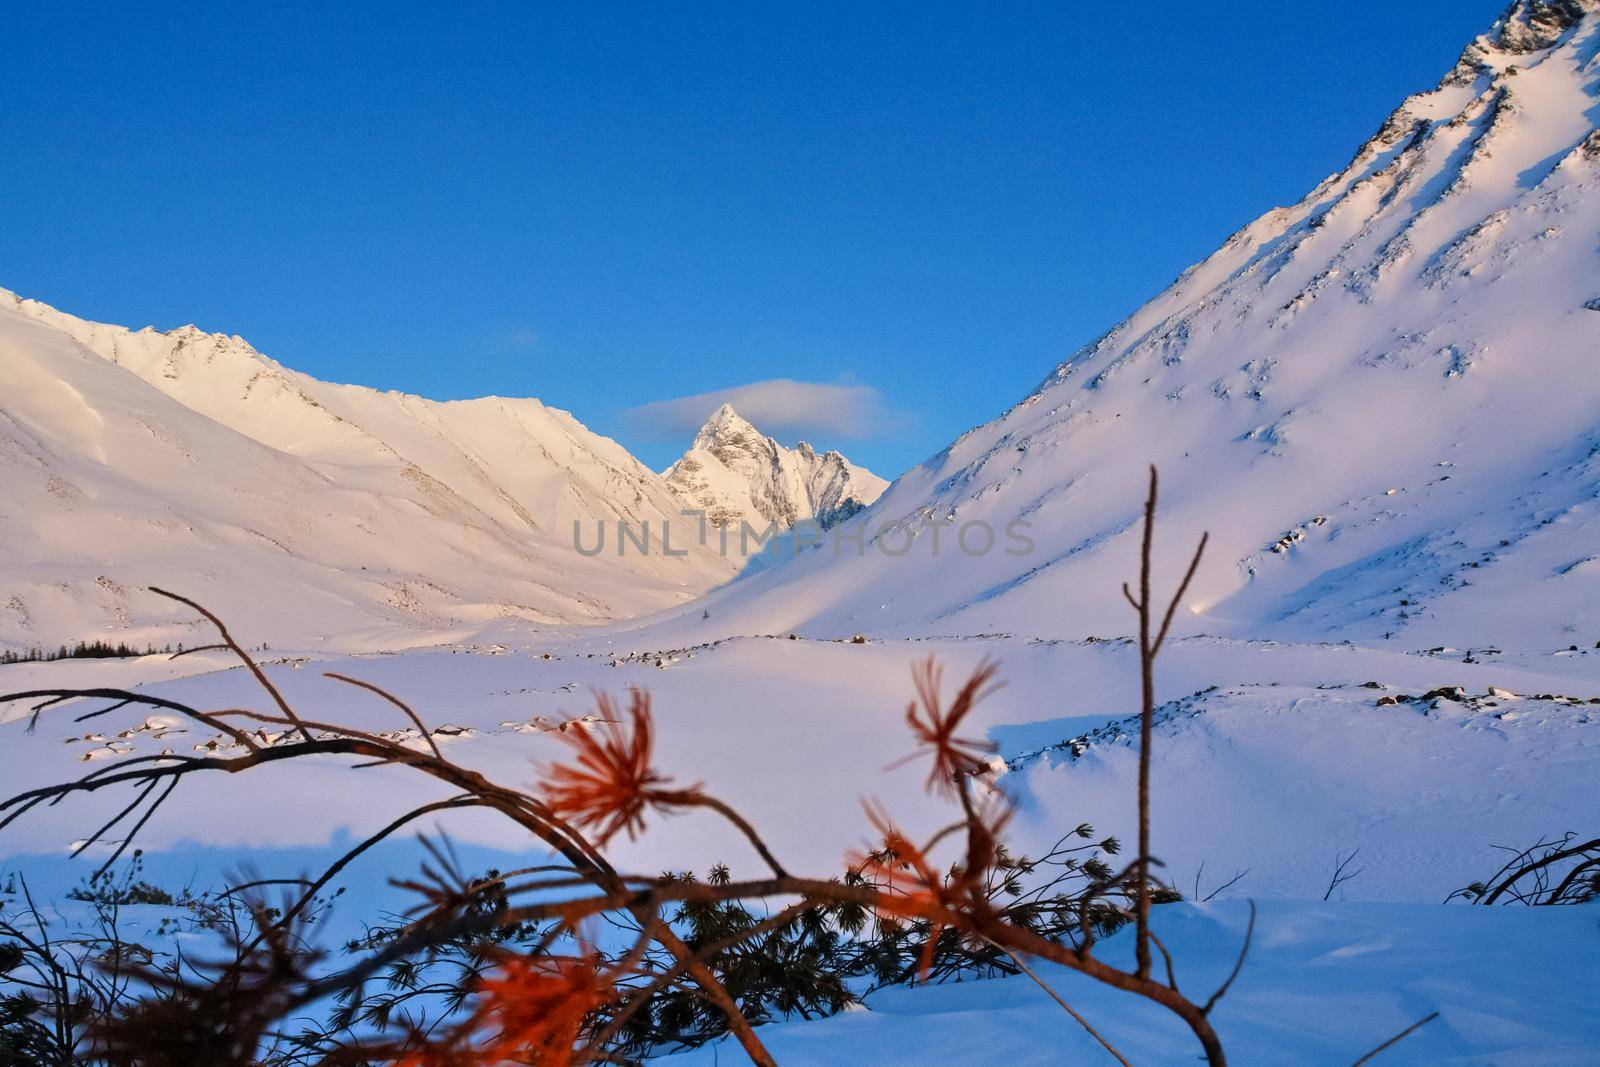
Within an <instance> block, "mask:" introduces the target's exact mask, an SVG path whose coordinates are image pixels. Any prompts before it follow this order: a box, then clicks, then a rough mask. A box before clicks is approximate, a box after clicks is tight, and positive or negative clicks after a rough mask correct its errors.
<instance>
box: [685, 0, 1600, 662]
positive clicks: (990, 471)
mask: <svg viewBox="0 0 1600 1067" xmlns="http://www.w3.org/2000/svg"><path fill="white" fill-rule="evenodd" d="M1597 121H1600V2H1597V0H1562V2H1553V3H1533V2H1528V0H1522V2H1519V3H1517V4H1515V5H1513V7H1512V8H1511V9H1510V10H1509V11H1508V12H1507V13H1506V15H1505V16H1504V17H1503V18H1502V19H1501V20H1500V21H1499V22H1498V23H1496V24H1495V26H1494V27H1493V28H1492V29H1491V30H1490V31H1489V32H1488V33H1487V34H1485V35H1484V36H1482V37H1480V38H1479V39H1477V40H1476V41H1474V42H1473V43H1472V44H1471V45H1470V46H1469V47H1467V49H1466V50H1465V52H1464V53H1463V55H1462V56H1461V59H1460V61H1459V62H1458V63H1457V65H1456V66H1455V68H1454V69H1452V70H1451V71H1449V72H1448V73H1447V74H1446V75H1445V77H1444V78H1443V79H1442V80H1441V81H1440V83H1439V84H1438V86H1437V87H1436V88H1434V89H1431V90H1429V91H1426V92H1422V93H1419V94H1417V95H1415V96H1413V97H1411V98H1410V99H1408V100H1406V101H1405V102H1404V103H1403V104H1402V105H1401V106H1400V107H1399V108H1398V109H1396V110H1395V111H1394V113H1393V114H1392V115H1390V116H1389V118H1388V121H1386V122H1385V123H1383V125H1382V128H1381V129H1380V130H1379V131H1378V132H1377V134H1376V135H1375V136H1373V137H1372V139H1371V140H1369V141H1368V142H1367V143H1366V144H1364V145H1363V146H1361V148H1360V150H1359V151H1358V152H1357V153H1356V154H1355V157H1354V158H1353V159H1352V160H1351V162H1350V163H1349V165H1348V166H1346V167H1345V168H1344V169H1343V170H1341V171H1340V172H1338V173H1336V174H1334V175H1332V176H1330V177H1329V178H1327V179H1326V180H1325V181H1323V182H1322V183H1321V184H1320V185H1318V186H1317V187H1316V188H1315V189H1313V190H1312V191H1311V192H1310V194H1309V195H1307V196H1306V197H1305V198H1304V199H1302V200H1300V201H1299V202H1298V203H1296V204H1294V205H1292V206H1289V207H1281V208H1276V209H1274V210H1272V211H1269V212H1267V213H1266V214H1265V215H1263V216H1262V217H1261V218H1259V219H1257V220H1256V221H1254V222H1252V223H1250V224H1249V225H1248V226H1245V227H1244V228H1243V229H1242V230H1240V231H1239V232H1237V233H1235V234H1234V235H1233V236H1232V237H1230V238H1229V239H1228V240H1227V241H1226V242H1225V243H1224V244H1223V245H1222V247H1221V248H1219V249H1218V250H1217V251H1216V252H1215V253H1214V254H1212V255H1211V256H1210V257H1208V258H1207V259H1205V260H1204V261H1203V262H1201V263H1199V264H1197V265H1195V266H1194V267H1191V268H1190V269H1189V270H1187V271H1185V272H1184V273H1183V274H1182V275H1180V276H1179V277H1178V279H1177V280H1176V281H1175V282H1174V283H1173V284H1172V286H1171V287H1170V288H1168V289H1167V290H1166V291H1165V292H1163V293H1161V294H1160V295H1158V296H1157V297H1155V299H1153V300H1151V301H1150V302H1149V303H1147V304H1146V305H1144V306H1143V307H1142V308H1140V309H1139V310H1138V311H1137V312H1135V313H1134V314H1133V315H1132V316H1131V317H1130V318H1128V319H1127V320H1126V321H1124V322H1122V323H1120V324H1119V325H1117V326H1116V327H1114V328H1113V329H1112V330H1111V331H1110V332H1108V333H1107V334H1106V335H1105V336H1104V337H1102V338H1101V339H1099V340H1098V341H1096V342H1094V343H1093V344H1090V345H1088V346H1087V347H1085V348H1084V349H1082V350H1081V351H1079V352H1077V353H1075V354H1074V355H1072V356H1071V357H1070V358H1069V359H1067V360H1066V361H1065V362H1063V363H1062V364H1061V365H1060V366H1059V367H1057V368H1056V369H1055V370H1054V371H1053V372H1052V373H1051V374H1050V375H1049V376H1048V377H1047V378H1046V379H1045V381H1044V382H1043V383H1042V384H1040V385H1039V386H1038V388H1037V389H1035V390H1034V391H1033V392H1032V393H1031V394H1030V395H1029V396H1028V397H1027V398H1026V399H1024V400H1023V401H1022V402H1021V403H1019V404H1018V405H1017V406H1016V407H1014V408H1013V409H1012V410H1010V411H1009V412H1007V413H1006V414H1005V415H1003V416H1002V417H1001V418H999V419H996V420H995V421H994V422H991V423H989V424H987V425H985V426H982V427H979V428H978V429H975V430H973V431H971V432H969V433H967V434H965V435H964V436H962V437H961V438H960V439H958V440H957V441H956V442H954V443H953V444H952V445H951V446H950V447H949V448H947V449H946V450H945V451H943V452H941V453H940V454H939V455H937V456H935V457H933V458H932V459H930V460H929V461H927V462H926V463H925V464H923V465H922V466H921V467H920V468H918V469H916V470H913V471H912V472H910V473H908V474H906V475H904V476H903V477H902V478H900V479H899V480H898V481H897V482H896V483H895V485H894V486H893V487H892V488H891V489H890V491H889V492H888V493H886V494H885V496H884V497H883V498H882V499H881V500H880V501H878V503H877V504H875V505H874V506H873V507H872V508H871V509H870V510H869V511H868V512H866V513H865V515H864V516H861V517H858V518H856V519H854V520H851V521H853V522H865V523H868V524H869V526H870V533H871V539H870V540H869V542H868V545H867V548H866V551H865V552H864V553H863V554H861V555H860V557H859V558H858V556H857V553H856V551H855V550H854V548H853V547H852V546H850V545H845V546H844V548H843V550H842V551H840V550H837V548H836V549H835V550H829V549H827V548H826V547H823V548H818V549H815V550H813V551H811V552H809V553H807V554H806V557H805V558H801V559H798V560H795V561H793V562H792V563H788V564H785V565H783V566H781V567H778V568H776V569H775V570H772V571H770V572H768V573H766V574H763V575H760V576H759V577H754V578H751V579H749V580H745V581H740V582H736V583H734V584H733V585H732V586H730V587H728V589H727V590H725V591H724V592H722V593H720V594H716V595H715V596H714V603H713V605H712V607H711V615H712V616H713V617H714V620H715V621H714V622H712V623H710V624H708V625H711V626H716V627H718V628H721V629H727V630H729V631H730V632H734V631H738V632H776V631H779V630H784V629H797V628H799V629H809V630H810V631H811V632H819V633H835V634H837V633H848V632H850V631H853V630H858V629H859V630H871V629H876V630H877V631H879V632H894V631H895V630H896V628H900V629H905V628H908V627H910V628H920V629H921V630H926V629H928V628H929V627H930V626H931V627H932V629H933V630H934V632H949V633H954V632H989V631H1011V632H1022V633H1043V634H1071V635H1078V636H1083V635H1091V634H1107V633H1124V632H1126V631H1127V627H1128V609H1127V606H1126V604H1124V603H1123V601H1122V596H1121V593H1120V587H1121V582H1122V581H1123V580H1124V579H1125V578H1126V577H1128V576H1129V575H1130V573H1131V572H1132V568H1133V567H1134V565H1135V561H1136V550H1137V546H1136V538H1137V530H1136V524H1137V519H1138V515H1139V507H1140V502H1141V500H1142V497H1143V493H1144V488H1145V465H1146V464H1148V463H1151V462H1155V463H1158V464H1159V465H1160V468H1161V473H1162V476H1163V479H1164V495H1163V501H1164V513H1163V521H1162V529H1161V540H1162V544H1163V546H1164V548H1165V551H1164V553H1163V556H1164V561H1165V569H1166V571H1167V572H1169V573H1167V574H1164V575H1163V576H1162V577H1173V576H1174V575H1172V574H1171V573H1170V572H1173V571H1176V569H1177V568H1178V567H1179V566H1180V565H1181V563H1182V561H1183V560H1182V558H1181V557H1183V556H1184V555H1185V552H1186V550H1187V547H1188V545H1189V544H1191V543H1192V540H1193V538H1194V537H1196V536H1198V534H1199V532H1200V531H1201V530H1210V531H1211V534H1212V542H1211V546H1212V547H1211V551H1210V554H1209V557H1208V562H1207V565H1206V566H1205V567H1204V568H1203V569H1202V571H1201V574H1200V577H1199V579H1198V581H1197V583H1196V585H1195V587H1194V590H1193V595H1192V598H1191V600H1190V603H1189V604H1188V611H1187V612H1185V613H1184V614H1185V616H1186V621H1185V623H1184V625H1185V628H1187V629H1188V630H1190V631H1195V630H1201V631H1205V632H1211V633H1246V634H1251V633H1254V634H1261V633H1270V634H1271V635H1272V636H1274V637H1281V636H1290V637H1293V636H1295V635H1300V636H1306V637H1314V638H1321V637H1324V636H1332V637H1338V638H1345V637H1349V638H1352V639H1356V640H1379V641H1381V640H1384V639H1385V638H1392V639H1395V640H1402V641H1404V642H1406V643H1407V644H1413V643H1418V642H1427V643H1429V644H1434V643H1448V644H1467V643H1483V642H1493V641H1518V642H1522V643H1525V644H1527V643H1538V642H1551V643H1556V644H1558V646H1559V647H1565V646H1566V645H1567V644H1569V643H1570V644H1584V645H1585V646H1589V645H1593V644H1594V643H1595V642H1596V640H1597V639H1600V499H1597V489H1600V132H1597V129H1596V125H1597ZM1016 520H1022V521H1025V522H1026V523H1028V524H1029V525H1028V527H1027V528H1026V530H1025V535H1026V542H1027V543H1025V542H1024V541H1021V540H1016V539H1012V538H1008V537H1006V536H1005V533H1004V531H1005V529H1006V527H1007V526H1008V524H1011V523H1012V522H1014V521H1016ZM935 522H936V523H939V524H944V523H950V524H953V525H954V527H955V528H956V529H958V530H959V529H960V528H962V527H964V526H968V525H969V524H978V523H985V524H988V526H989V527H990V528H991V529H993V530H995V531H996V533H997V535H998V536H997V539H996V541H995V542H994V547H993V548H992V549H990V550H989V551H987V552H979V553H976V554H975V555H974V554H969V553H967V552H965V551H959V550H957V546H956V545H955V543H954V538H953V537H952V536H951V533H950V532H949V531H948V530H944V531H943V532H944V537H943V544H942V547H941V548H938V549H936V548H935V547H934V545H935V544H937V543H938V542H937V541H936V540H935V538H936V537H937V534H938V532H939V531H936V530H931V529H930V528H929V524H930V523H935ZM894 524H903V525H904V526H905V527H907V528H909V529H910V530H911V532H912V533H914V534H915V535H916V543H915V546H914V547H913V548H912V549H911V550H909V551H902V550H901V541H902V539H903V536H904V535H903V533H902V531H900V530H899V529H890V530H889V531H888V534H887V537H889V538H892V544H893V548H894V549H895V550H896V552H895V554H891V553H890V552H889V551H880V550H879V549H884V548H887V547H888V546H889V545H890V541H889V540H885V535H884V529H885V527H886V526H893V525H894ZM941 529H942V526H941ZM971 529H972V531H974V532H973V533H972V534H971V536H970V537H969V539H968V540H969V543H970V544H971V546H972V547H975V548H981V547H982V546H983V541H984V535H983V530H982V528H981V527H980V526H976V525H974V526H972V527H971ZM1029 543H1031V546H1030V544H1029ZM686 618H687V616H686ZM693 618H694V619H695V620H698V619H700V618H701V613H700V612H698V611H697V612H696V613H695V615H694V616H693Z"/></svg>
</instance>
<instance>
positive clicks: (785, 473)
mask: <svg viewBox="0 0 1600 1067" xmlns="http://www.w3.org/2000/svg"><path fill="white" fill-rule="evenodd" d="M663 476H664V477H665V478H666V481H667V485H668V486H670V487H671V488H672V490H673V491H674V492H675V493H677V494H678V495H679V497H681V498H682V499H683V500H684V502H685V505H686V506H687V507H690V508H694V509H698V510H703V511H704V512H705V513H706V521H707V522H708V523H709V524H710V525H712V526H719V527H727V526H737V525H738V524H739V523H741V522H748V523H750V524H751V525H752V526H753V527H756V528H758V529H764V528H765V527H766V526H767V525H768V524H771V525H772V526H774V527H775V528H777V529H778V530H787V529H790V528H792V527H793V526H794V525H795V523H797V522H802V521H805V520H807V519H811V520H815V521H816V522H817V524H818V525H819V526H821V527H822V528H823V529H827V528H828V527H830V526H833V525H835V524H836V523H839V522H842V521H844V520H845V519H848V518H849V517H850V516H852V515H854V514H856V513H857V512H858V511H861V510H862V509H863V508H865V507H866V506H867V505H869V504H871V503H872V502H873V501H874V500H877V499H878V497H880V496H882V495H883V491H884V490H885V489H887V488H888V486H889V483H888V482H886V481H884V480H883V479H882V478H880V477H878V476H877V475H876V474H873V473H872V472H871V471H869V470H867V469H866V468H865V467H858V466H856V465H855V464H853V463H851V462H850V461H849V460H847V459H845V458H844V456H842V455H840V454H839V453H838V452H834V451H828V452H822V453H818V452H817V451H816V450H815V449H813V448H812V447H811V446H810V445H809V444H807V443H806V442H804V441H801V442H799V444H797V445H796V446H795V447H794V448H785V447H784V446H783V445H781V444H779V443H778V442H777V441H775V440H773V439H772V438H770V437H768V436H766V435H765V434H763V433H762V432H761V431H760V430H758V429H756V428H755V427H754V426H752V425H750V423H749V422H747V421H746V420H745V419H744V417H743V416H741V415H740V414H739V413H738V412H737V411H735V410H733V405H732V404H723V405H722V406H721V407H719V408H718V409H717V410H716V411H715V412H714V413H712V415H711V417H710V418H709V419H707V420H706V423H705V425H704V426H702V427H700V431H699V432H698V433H696V434H695V438H694V442H693V443H692V444H691V445H690V446H689V450H688V451H687V452H685V453H684V454H683V456H682V458H680V459H679V460H678V461H677V462H676V463H674V464H673V465H672V466H671V467H669V468H667V470H666V472H665V474H664V475H663Z"/></svg>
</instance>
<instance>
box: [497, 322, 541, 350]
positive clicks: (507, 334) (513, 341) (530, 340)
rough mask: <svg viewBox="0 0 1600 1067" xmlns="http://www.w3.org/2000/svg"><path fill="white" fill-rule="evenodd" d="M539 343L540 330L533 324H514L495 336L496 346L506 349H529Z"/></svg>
mask: <svg viewBox="0 0 1600 1067" xmlns="http://www.w3.org/2000/svg"><path fill="white" fill-rule="evenodd" d="M538 344H539V331H538V330H535V329H534V328H533V327H532V326H514V327H512V328H511V329H509V330H504V331H502V332H500V333H498V334H496V335H495V337H494V345H495V347H496V348H504V349H524V350H525V349H529V348H536V347H538Z"/></svg>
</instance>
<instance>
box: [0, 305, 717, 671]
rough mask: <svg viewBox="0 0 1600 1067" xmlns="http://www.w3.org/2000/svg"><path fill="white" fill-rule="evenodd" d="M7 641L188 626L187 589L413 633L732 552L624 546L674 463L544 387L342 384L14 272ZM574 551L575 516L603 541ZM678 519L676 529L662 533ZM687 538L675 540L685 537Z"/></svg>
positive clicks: (596, 599)
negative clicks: (88, 305) (160, 594)
mask: <svg viewBox="0 0 1600 1067" xmlns="http://www.w3.org/2000/svg"><path fill="white" fill-rule="evenodd" d="M0 381H3V382H4V383H5V388H4V390H3V391H0V482H3V484H4V485H5V487H6V491H5V493H4V494H3V496H0V546H3V547H0V644H3V645H8V646H31V645H51V644H54V643H57V642H61V641H67V640H75V639H77V638H81V637H91V636H97V635H106V636H112V637H117V638H126V639H127V640H129V641H130V642H131V643H139V642H142V641H144V640H146V639H151V640H154V639H158V638H159V639H162V640H165V639H170V638H171V637H173V636H175V634H174V632H173V629H172V621H171V620H174V619H177V618H180V617H181V618H183V619H185V620H187V618H188V613H187V612H182V611H173V610H171V608H172V605H169V604H167V603H166V602H164V601H161V600H158V599H156V598H154V597H152V596H150V595H149V594H146V593H144V592H143V591H142V587H144V586H146V585H150V584H156V585H164V586H167V587H170V588H172V589H174V590H175V591H179V592H183V593H186V594H188V595H190V596H192V597H195V598H197V599H199V600H202V601H203V602H205V603H207V604H208V605H210V606H213V607H215V608H218V609H220V610H224V611H227V612H228V614H229V615H230V616H231V617H233V618H238V619H249V620H250V626H249V628H250V630H251V631H252V632H254V633H258V634H260V635H261V636H262V637H264V638H267V639H274V640H283V641H287V642H292V641H305V640H309V641H316V640H318V639H321V638H326V637H331V636H334V635H338V637H339V639H340V640H341V641H342V642H344V643H346V644H354V645H360V644H362V643H363V642H368V641H372V642H376V643H380V644H389V643H393V642H400V643H404V642H405V641H407V640H414V639H415V638H408V637H407V636H406V635H407V634H410V633H412V632H413V631H431V632H440V631H444V632H450V631H461V630H464V629H466V628H470V627H472V626H475V625H478V624H481V623H483V622H485V621H488V620H493V619H496V618H520V619H526V620H531V621H539V622H593V621H600V620H605V619H610V618H616V617H619V616H626V615H632V614H637V613H639V612H641V611H648V610H653V609H658V608H662V607H666V606H669V605H671V604H673V603H675V602H681V601H683V600H687V599H689V598H691V597H693V596H694V595H696V594H698V593H701V592H703V591H704V590H705V589H707V588H708V587H710V586H712V585H714V584H716V583H717V582H720V581H723V580H726V579H727V578H729V577H731V576H732V574H733V572H734V564H733V563H732V562H731V561H729V560H725V559H723V558H722V557H721V556H719V555H717V554H716V553H715V552H714V551H712V550H710V549H708V548H703V547H701V546H698V545H695V544H693V543H690V544H688V545H687V546H685V547H686V548H687V550H688V552H689V555H687V556H681V557H680V556H667V555H664V554H662V553H660V552H652V553H650V554H648V555H646V554H641V553H637V552H629V553H628V554H627V555H626V556H623V557H621V558H619V557H618V555H617V553H616V549H615V537H616V534H615V527H616V523H618V522H627V523H630V524H631V525H632V526H633V527H634V528H635V529H637V528H639V527H640V525H641V524H642V523H649V524H650V525H651V527H652V528H654V529H656V530H657V531H659V529H660V524H661V521H662V520H663V519H674V520H676V519H678V518H679V516H678V512H679V509H680V504H679V502H678V500H677V498H676V497H675V496H674V495H673V494H672V492H671V491H670V490H669V489H668V488H667V487H666V485H665V484H663V482H662V481H661V479H660V478H659V477H658V476H657V475H656V474H654V473H653V472H652V471H650V470H648V469H647V468H646V467H644V465H643V464H641V463H639V462H638V461H637V460H635V459H634V458H633V456H632V455H630V454H629V453H628V452H627V451H626V450H624V449H623V448H622V447H621V446H620V445H618V444H616V443H615V442H613V441H611V440H608V439H606V438H603V437H600V436H598V435H596V434H594V433H591V432H590V431H588V430H587V429H585V428H584V427H583V426H582V425H581V424H580V423H578V421H577V420H576V419H574V418H573V417H572V416H571V415H569V414H567V413H566V412H563V411H557V410H554V409H551V408H547V407H545V406H544V405H542V404H540V403H539V402H538V401H537V400H529V399H502V398H499V397H486V398H483V399H479V400H466V401H454V402H449V403H438V402H434V401H430V400H424V399H422V398H420V397H415V396H408V395H405V394H402V393H393V392H378V391H376V390H372V389H366V388H361V387H357V386H348V385H332V384H329V383H326V382H321V381H318V380H316V379H314V378H311V377H309V376H307V375H304V374H300V373H297V372H295V371H292V370H289V369H287V368H285V367H283V366H281V365H280V364H278V363H276V362H274V361H273V360H271V359H268V358H267V357H266V356H263V355H262V354H261V353H259V352H257V351H255V350H254V349H253V348H251V347H250V346H249V345H248V344H246V343H245V342H244V341H243V340H242V339H240V338H238V337H228V336H224V335H221V334H210V333H205V332H202V331H200V330H198V329H196V328H195V327H193V326H185V327H182V328H181V329H177V330H173V331H171V332H167V333H162V332H158V331H156V330H154V329H149V328H146V329H143V330H138V331H130V330H127V329H124V328H122V327H119V326H106V325H102V324H99V323H93V322H87V321H84V320H82V319H78V318H75V317H73V316H71V315H67V314H64V313H62V312H59V311H56V310H54V309H53V308H50V307H47V306H46V305H44V304H40V303H38V302H36V301H31V300H23V299H20V298H18V297H17V296H15V295H14V294H12V293H9V292H5V291H3V290H0ZM602 523H603V524H604V525H605V527H606V529H607V531H608V534H607V537H608V541H607V547H606V550H605V551H603V552H602V553H600V554H599V555H596V556H593V557H589V556H585V555H583V554H580V553H579V552H578V551H576V550H575V548H574V525H575V524H576V525H577V526H578V527H579V529H580V530H581V535H582V544H583V545H584V546H585V547H586V548H592V546H593V544H594V542H595V539H596V537H597V536H598V531H599V527H600V524H602ZM657 536H658V537H659V533H658V534H657ZM675 547H676V546H675Z"/></svg>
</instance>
